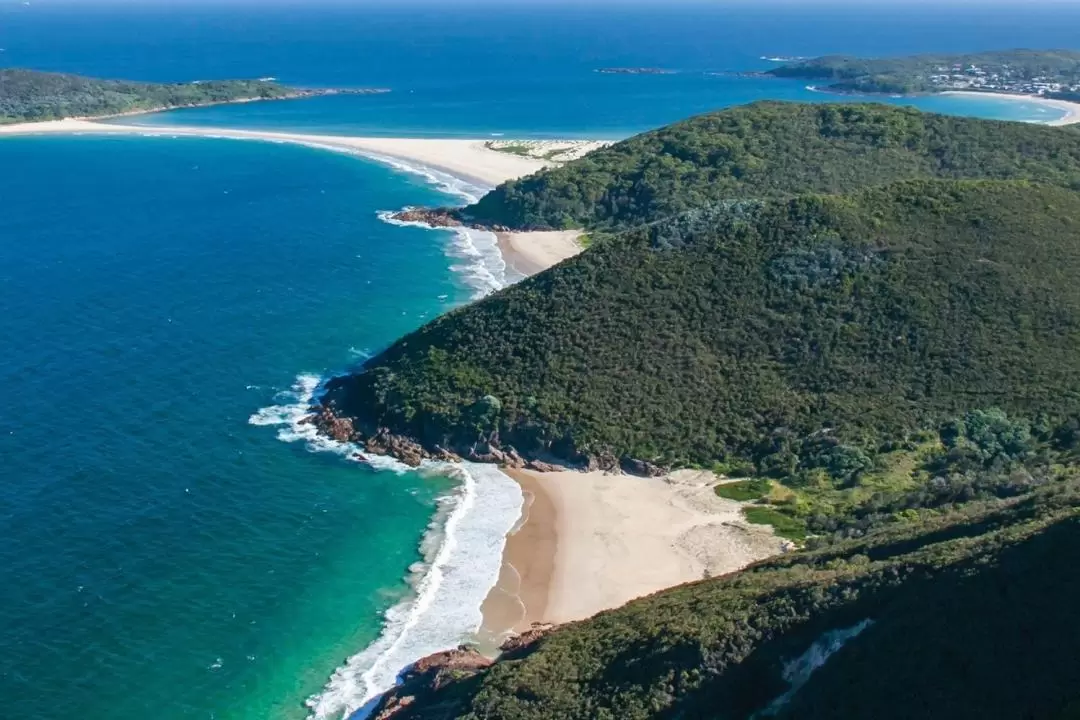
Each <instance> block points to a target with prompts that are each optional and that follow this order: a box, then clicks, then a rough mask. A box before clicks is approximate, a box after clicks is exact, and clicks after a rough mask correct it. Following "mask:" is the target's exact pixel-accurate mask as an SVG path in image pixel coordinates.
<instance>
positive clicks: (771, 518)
mask: <svg viewBox="0 0 1080 720" xmlns="http://www.w3.org/2000/svg"><path fill="white" fill-rule="evenodd" d="M743 515H744V516H745V517H746V521H747V522H749V523H753V524H754V525H771V526H772V528H773V531H774V532H775V533H776V534H777V535H779V536H780V537H784V538H787V539H788V540H794V541H796V542H802V541H803V540H805V539H806V526H805V525H803V524H802V523H801V522H799V521H798V520H796V519H795V518H792V517H788V516H787V515H784V514H783V513H781V512H777V511H776V510H773V509H772V508H768V507H760V506H754V507H747V508H743Z"/></svg>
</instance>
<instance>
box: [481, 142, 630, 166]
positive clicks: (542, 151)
mask: <svg viewBox="0 0 1080 720" xmlns="http://www.w3.org/2000/svg"><path fill="white" fill-rule="evenodd" d="M610 144H611V141H610V140H489V141H487V142H486V143H484V145H486V146H487V147H489V148H491V149H492V150H499V151H500V152H513V153H516V154H519V155H524V156H526V157H531V158H537V159H539V160H548V161H551V162H553V163H556V164H561V163H565V162H569V161H570V160H577V159H578V158H580V157H583V156H584V155H586V154H587V153H590V152H592V151H593V150H598V149H600V148H602V147H606V146H608V145H610Z"/></svg>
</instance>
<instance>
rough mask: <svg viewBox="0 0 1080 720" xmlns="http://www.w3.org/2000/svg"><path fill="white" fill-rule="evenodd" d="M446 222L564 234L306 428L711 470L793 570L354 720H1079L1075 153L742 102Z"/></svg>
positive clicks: (439, 452)
mask: <svg viewBox="0 0 1080 720" xmlns="http://www.w3.org/2000/svg"><path fill="white" fill-rule="evenodd" d="M463 212H464V213H465V214H466V215H467V216H468V217H470V218H472V219H474V220H475V221H478V222H490V223H498V224H503V225H508V226H512V227H517V228H553V227H568V226H572V227H581V228H584V229H585V230H587V231H588V232H589V233H590V234H591V236H592V243H591V244H590V247H589V248H588V249H587V250H586V251H585V252H583V253H582V254H580V255H578V256H576V257H574V258H571V259H569V260H566V261H564V262H562V263H560V264H559V265H557V266H555V267H553V268H550V269H548V270H547V271H545V272H542V273H540V274H538V275H536V276H533V277H532V278H529V279H527V280H525V281H523V282H521V283H519V284H517V285H515V286H512V287H510V288H507V289H505V290H503V291H501V292H499V293H496V294H494V295H492V296H490V297H488V298H485V299H483V300H481V301H479V302H477V303H474V304H472V305H469V306H466V307H463V308H459V309H457V310H455V311H453V312H451V313H449V314H447V315H445V316H444V317H441V318H439V319H437V320H435V321H433V322H431V323H429V324H427V325H426V326H424V327H422V328H421V329H419V330H417V331H416V332H414V333H411V334H409V335H407V336H406V337H404V338H402V339H401V340H399V341H398V342H396V343H394V344H393V345H391V346H390V347H389V348H387V349H386V350H385V351H383V352H382V353H380V354H379V355H378V356H376V357H375V358H373V359H372V360H370V361H368V362H367V363H366V364H365V365H364V366H363V367H362V368H361V369H359V370H358V371H357V372H355V373H353V374H351V375H348V376H344V377H340V378H336V379H334V380H333V381H331V382H330V383H329V384H328V386H327V392H326V395H325V396H324V397H323V398H322V403H323V408H324V412H323V414H322V415H321V416H320V419H319V420H317V422H318V423H319V424H320V425H321V427H322V428H323V429H324V430H326V431H330V432H333V433H335V435H336V436H339V437H341V438H343V439H350V440H354V441H357V442H361V443H368V444H369V448H370V447H371V443H372V442H374V444H375V447H376V449H378V450H382V451H390V452H392V453H393V452H395V448H397V447H401V446H403V445H409V446H410V447H411V448H412V450H413V452H415V453H418V454H416V455H415V457H419V455H420V454H425V453H426V454H429V455H431V456H435V457H447V456H450V455H454V454H457V455H461V456H463V457H472V458H479V459H483V458H503V459H504V461H509V462H525V461H532V462H534V463H561V464H566V465H571V466H578V467H592V468H602V469H607V470H613V471H618V470H619V469H620V468H622V469H623V470H626V471H631V472H644V473H653V472H662V471H663V470H665V469H668V468H675V467H698V468H708V469H713V470H715V471H716V472H718V473H721V474H723V475H726V476H728V477H729V478H736V479H738V480H737V481H736V482H732V483H728V484H724V485H721V486H719V488H718V492H719V493H722V494H724V495H726V496H727V497H731V498H734V499H738V500H742V501H745V502H747V503H748V504H747V506H746V507H745V514H746V518H747V520H749V521H750V522H756V523H765V524H769V525H772V526H773V527H774V528H776V530H777V532H779V533H781V534H784V535H786V536H788V537H790V538H792V539H793V540H795V541H797V542H798V543H799V544H801V545H802V546H803V547H804V549H803V550H801V551H799V552H796V553H794V554H792V555H790V556H786V557H784V558H779V559H776V560H773V561H769V562H766V563H762V564H759V565H757V566H753V567H751V568H749V569H748V570H746V571H743V572H741V573H737V574H734V575H732V576H728V577H726V578H721V579H714V580H707V581H703V582H701V583H697V584H693V585H688V586H684V587H681V588H676V589H672V590H670V591H665V592H661V593H659V594H657V595H655V596H652V597H650V598H647V599H643V600H639V601H635V602H632V603H630V604H629V605H627V606H625V607H624V608H620V609H618V610H614V611H610V612H605V613H602V614H600V615H598V616H597V617H595V618H593V619H591V620H588V621H585V622H582V623H575V624H573V625H570V626H566V627H563V628H558V629H556V630H553V631H551V632H549V633H546V634H543V635H542V636H540V637H531V638H528V639H526V640H524V641H522V642H521V643H520V644H518V645H514V646H512V647H511V648H510V649H509V650H508V652H507V654H506V655H504V657H503V658H502V659H501V660H500V661H498V662H496V663H495V664H494V665H490V666H486V665H483V664H479V665H477V666H475V667H473V668H472V669H469V670H461V671H453V672H450V673H449V674H439V673H436V674H435V675H434V676H429V675H427V674H425V673H417V674H416V675H414V676H410V677H408V678H407V682H406V684H405V686H404V687H403V688H402V689H400V690H399V691H396V692H395V693H393V694H392V695H391V697H390V698H389V699H388V700H387V701H386V704H385V705H384V706H383V710H384V711H385V714H383V715H380V716H379V717H382V718H397V719H401V718H413V717H416V718H421V717H422V718H425V719H428V718H446V719H447V720H449V718H459V717H460V718H481V717H483V718H508V719H525V718H538V719H539V718H549V717H560V718H581V719H582V720H584V719H585V718H589V719H592V718H610V719H611V720H614V719H615V718H618V719H620V720H622V719H624V718H632V719H636V718H642V719H643V718H676V717H678V718H724V717H731V718H748V717H759V718H760V717H791V718H807V717H811V718H812V717H822V718H825V717H850V718H864V717H881V718H888V717H896V718H907V717H954V718H987V717H993V718H999V717H1000V718H1013V717H1040V718H1041V717H1055V718H1056V717H1070V716H1072V715H1073V714H1075V713H1076V712H1077V710H1080V705H1078V702H1080V691H1077V690H1076V689H1075V682H1074V681H1075V677H1076V676H1077V672H1078V669H1077V667H1076V665H1075V659H1074V658H1073V657H1072V655H1073V654H1072V653H1071V650H1070V648H1071V646H1072V644H1073V641H1074V640H1075V639H1077V638H1075V637H1074V635H1075V634H1076V632H1077V630H1078V628H1080V625H1078V624H1077V623H1075V622H1073V621H1072V620H1071V619H1070V618H1071V609H1070V608H1071V605H1069V602H1068V598H1069V597H1070V595H1069V590H1068V588H1072V587H1074V586H1075V585H1076V583H1077V580H1080V576H1077V574H1076V573H1075V572H1074V570H1073V569H1072V565H1073V564H1074V563H1073V562H1072V558H1073V557H1074V556H1075V554H1076V552H1077V550H1078V549H1080V536H1078V535H1077V532H1078V529H1080V525H1078V524H1077V518H1078V512H1077V508H1078V500H1077V498H1078V497H1080V495H1078V494H1077V493H1078V490H1077V488H1078V487H1080V366H1078V365H1077V363H1076V362H1075V358H1076V357H1078V353H1080V289H1078V286H1077V284H1076V282H1075V278H1076V277H1077V276H1078V274H1080V133H1077V132H1075V131H1074V130H1071V129H1068V128H1049V127H1040V126H1033V125H1024V124H1019V123H1003V122H994V121H986V120H977V119H966V118H954V117H943V116H937V115H929V114H924V113H920V112H918V111H916V110H911V109H904V108H895V107H887V106H879V105H846V104H845V105H813V106H810V105H792V104H783V103H759V104H755V105H752V106H748V107H744V108H735V109H731V110H725V111H722V112H718V113H713V114H709V115H705V116H701V117H698V118H693V119H690V120H688V121H685V122H682V123H677V124H675V125H672V126H669V127H667V128H662V129H660V130H657V131H654V132H651V133H646V134H643V135H641V136H638V137H635V138H631V139H630V140H627V141H624V142H622V143H618V144H616V145H613V146H611V147H608V148H604V149H602V150H599V151H596V152H594V153H590V154H589V155H588V156H586V157H585V158H583V159H581V160H577V161H574V162H571V163H568V164H567V165H565V166H563V167H560V168H556V169H550V170H545V171H543V172H540V173H538V174H536V175H534V176H532V177H529V178H526V179H523V180H521V181H517V182H512V183H507V184H505V185H503V186H501V187H499V188H497V189H496V190H494V191H493V192H492V193H490V194H489V195H487V196H486V197H485V198H483V199H482V200H481V201H480V202H478V203H477V204H476V205H474V206H472V207H470V208H467V209H466V210H464V211H463ZM416 448H419V450H416ZM1055 587H1061V588H1065V591H1064V592H1057V591H1055V590H1054V589H1053V588H1055ZM815 648H816V653H815V652H811V651H813V650H814V649H815ZM807 653H809V655H807ZM805 657H815V658H817V661H815V662H817V664H815V663H814V662H810V661H805V662H802V661H800V660H799V658H805ZM1003 658H1005V660H1003ZM826 659H827V660H828V662H827V663H825V662H824V661H825V660H826ZM822 663H824V666H823V667H820V668H819V665H821V664H822ZM800 668H804V669H805V668H809V669H807V670H806V671H805V672H802V671H800ZM810 670H814V672H813V674H812V675H811V673H810ZM408 698H411V700H410V701H409V703H408V704H395V703H398V701H401V700H403V699H408Z"/></svg>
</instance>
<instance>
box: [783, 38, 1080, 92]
mask: <svg viewBox="0 0 1080 720" xmlns="http://www.w3.org/2000/svg"><path fill="white" fill-rule="evenodd" d="M765 75H768V76H772V77H780V78H805V79H807V80H827V81H829V84H828V85H825V86H823V87H822V88H820V89H822V90H827V91H829V92H837V93H860V94H862V93H884V94H896V95H911V94H918V93H939V92H947V91H969V92H995V93H1009V94H1015V95H1038V96H1042V97H1046V98H1050V99H1056V100H1077V99H1080V52H1077V51H1074V50H1004V51H999V52H981V53H969V54H964V55H912V56H907V57H897V58H859V57H852V56H848V55H828V56H825V57H819V58H812V59H809V60H799V61H797V62H790V63H788V64H786V65H782V66H781V67H777V68H773V69H772V70H768V71H766V72H765Z"/></svg>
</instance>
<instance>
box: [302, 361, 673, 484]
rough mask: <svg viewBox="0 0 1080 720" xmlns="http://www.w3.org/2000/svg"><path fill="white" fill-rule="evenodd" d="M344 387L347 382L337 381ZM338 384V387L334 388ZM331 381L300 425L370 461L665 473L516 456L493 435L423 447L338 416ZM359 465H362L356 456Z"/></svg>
mask: <svg viewBox="0 0 1080 720" xmlns="http://www.w3.org/2000/svg"><path fill="white" fill-rule="evenodd" d="M338 381H341V382H347V381H348V378H338ZM341 382H339V387H340V384H341ZM334 383H335V381H331V389H330V391H329V392H328V393H327V395H326V396H325V397H324V398H323V399H322V404H321V405H317V406H315V407H313V408H312V414H311V415H309V416H308V417H307V418H305V419H304V420H303V422H304V423H307V424H310V425H314V426H315V428H316V429H317V430H318V431H319V433H321V434H322V435H324V436H326V437H329V438H331V439H333V440H336V441H338V442H343V443H352V444H354V445H357V446H359V447H361V448H363V450H364V452H366V453H368V454H371V455H382V456H386V457H392V458H394V459H396V460H399V461H401V462H402V463H404V464H406V465H408V466H410V467H419V466H420V464H421V463H423V462H424V461H425V460H434V461H442V462H461V461H463V460H467V461H469V462H477V463H492V464H495V465H500V466H502V467H507V468H512V469H525V470H535V471H537V472H565V471H567V470H581V471H583V472H594V471H601V472H612V473H626V474H628V475H637V476H640V477H660V476H662V475H665V474H666V473H667V472H668V471H669V470H670V468H666V467H662V466H660V465H657V464H655V463H651V462H648V461H646V460H640V459H637V458H631V457H618V456H616V455H614V454H612V453H609V452H577V451H570V452H566V451H563V452H559V451H558V450H556V449H554V448H548V449H546V451H545V452H542V453H535V454H533V453H524V454H523V453H521V452H519V451H518V449H517V448H516V447H515V445H514V444H513V442H512V441H510V440H507V439H504V438H501V437H500V436H499V432H498V431H494V432H491V433H481V434H478V435H477V436H476V438H475V439H474V440H472V441H470V442H449V441H447V442H445V443H442V444H440V443H422V442H421V441H419V440H418V439H417V438H414V437H410V436H409V435H405V434H401V433H398V432H395V431H394V430H392V429H391V428H387V427H383V426H374V425H370V424H367V423H365V422H364V421H363V420H362V419H360V418H356V417H352V416H349V415H347V414H345V413H342V412H340V411H339V410H338V409H337V408H336V405H337V403H336V402H335V400H334V389H333V385H334ZM357 458H358V459H361V460H362V459H363V457H362V456H360V455H359V454H358V456H357Z"/></svg>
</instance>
